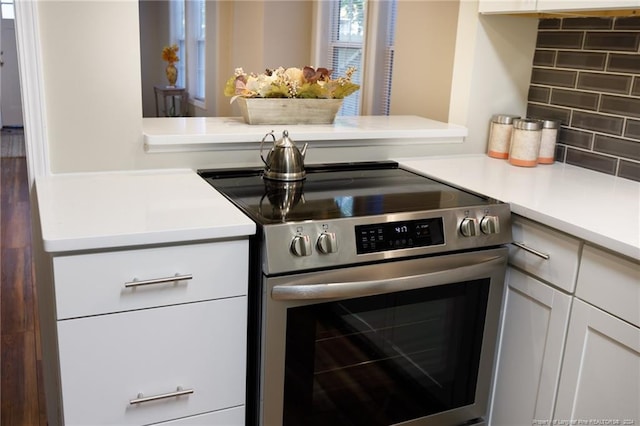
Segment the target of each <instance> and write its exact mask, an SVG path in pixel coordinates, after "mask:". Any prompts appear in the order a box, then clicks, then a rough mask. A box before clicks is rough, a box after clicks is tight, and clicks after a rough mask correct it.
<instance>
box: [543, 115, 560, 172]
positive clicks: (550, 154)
mask: <svg viewBox="0 0 640 426" xmlns="http://www.w3.org/2000/svg"><path fill="white" fill-rule="evenodd" d="M559 131H560V122H559V121H556V120H544V121H543V122H542V136H541V137H540V152H539V153H538V164H553V162H554V161H555V157H556V142H557V141H558V132H559Z"/></svg>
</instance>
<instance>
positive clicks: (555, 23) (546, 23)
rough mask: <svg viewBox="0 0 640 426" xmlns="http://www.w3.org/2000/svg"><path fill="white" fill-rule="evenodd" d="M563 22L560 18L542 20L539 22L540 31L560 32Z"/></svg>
mask: <svg viewBox="0 0 640 426" xmlns="http://www.w3.org/2000/svg"><path fill="white" fill-rule="evenodd" d="M561 25H562V20H561V19H558V18H549V19H540V20H539V21H538V29H539V30H559V29H560V26H561Z"/></svg>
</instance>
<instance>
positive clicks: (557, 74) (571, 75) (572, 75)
mask: <svg viewBox="0 0 640 426" xmlns="http://www.w3.org/2000/svg"><path fill="white" fill-rule="evenodd" d="M577 75H578V73H577V72H576V71H564V70H550V69H544V68H533V72H532V73H531V83H532V84H544V85H548V86H559V87H575V85H576V77H577Z"/></svg>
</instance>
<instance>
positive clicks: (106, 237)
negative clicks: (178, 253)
mask: <svg viewBox="0 0 640 426" xmlns="http://www.w3.org/2000/svg"><path fill="white" fill-rule="evenodd" d="M36 190H37V198H38V208H39V212H40V221H41V229H42V238H43V241H44V249H45V251H47V252H51V253H55V252H66V251H74V250H88V249H102V248H110V247H124V246H136V245H142V244H163V243H175V242H181V241H194V240H206V239H217V238H235V237H243V236H247V235H251V234H254V233H255V229H256V226H255V224H254V223H253V221H251V220H250V219H249V218H248V217H247V216H245V215H244V214H243V213H241V212H240V211H239V210H237V209H236V208H235V207H234V206H233V205H232V204H231V203H230V202H229V201H228V200H227V199H226V198H224V197H223V196H222V195H220V194H219V193H218V192H217V191H216V190H214V189H213V188H212V187H211V186H210V185H209V184H208V183H206V182H205V181H204V180H203V179H202V178H200V177H199V176H198V175H197V174H196V173H195V172H193V171H191V170H155V171H135V172H110V173H74V174H62V175H53V176H47V177H39V178H37V179H36Z"/></svg>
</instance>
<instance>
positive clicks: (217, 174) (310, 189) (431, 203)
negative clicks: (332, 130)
mask: <svg viewBox="0 0 640 426" xmlns="http://www.w3.org/2000/svg"><path fill="white" fill-rule="evenodd" d="M305 170H306V172H307V174H306V179H304V180H301V181H296V182H278V181H271V180H268V179H264V178H263V177H262V169H261V168H255V169H226V170H215V169H211V170H199V171H198V173H199V174H200V175H201V176H202V177H203V178H204V179H205V180H207V182H209V183H210V184H211V185H212V186H213V187H215V188H216V189H217V190H218V191H220V192H221V193H222V194H223V195H225V196H226V197H227V198H228V199H230V200H231V201H232V202H233V203H235V204H236V205H237V206H238V207H240V209H242V210H243V211H244V212H246V213H247V214H248V215H249V216H251V217H252V218H253V219H254V220H255V221H256V222H258V223H260V224H265V225H266V224H275V223H283V222H296V221H305V220H326V219H338V218H348V217H359V216H373V215H382V214H390V213H402V212H414V211H430V210H438V209H449V208H459V207H467V206H468V207H471V206H481V205H486V204H490V203H491V201H490V200H487V199H485V198H482V197H479V196H476V195H473V194H470V193H467V192H464V191H461V190H459V189H456V188H453V187H450V186H448V185H444V184H442V183H440V182H437V181H434V180H432V179H429V178H425V177H423V176H420V175H417V174H415V173H412V172H409V171H407V170H403V169H401V168H399V167H398V164H397V163H393V162H383V163H348V164H346V163H341V164H332V165H315V166H314V165H309V166H306V167H305Z"/></svg>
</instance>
